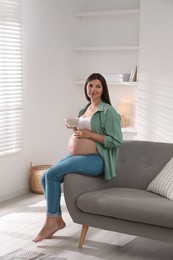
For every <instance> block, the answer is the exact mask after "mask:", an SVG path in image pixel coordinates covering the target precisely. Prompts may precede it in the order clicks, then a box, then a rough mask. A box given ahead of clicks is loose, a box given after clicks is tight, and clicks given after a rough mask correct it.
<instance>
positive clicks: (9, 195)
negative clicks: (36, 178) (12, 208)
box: [0, 186, 30, 202]
mask: <svg viewBox="0 0 173 260" xmlns="http://www.w3.org/2000/svg"><path fill="white" fill-rule="evenodd" d="M29 191H30V188H29V186H28V187H25V188H23V189H20V190H16V191H13V192H10V193H6V194H4V195H1V196H0V202H4V201H6V200H9V199H13V198H16V197H18V196H21V195H24V194H26V193H28V192H29Z"/></svg>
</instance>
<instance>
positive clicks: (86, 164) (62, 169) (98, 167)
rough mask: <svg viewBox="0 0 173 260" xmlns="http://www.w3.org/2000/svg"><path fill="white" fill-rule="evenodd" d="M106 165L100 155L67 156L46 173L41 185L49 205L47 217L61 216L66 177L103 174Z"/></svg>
mask: <svg viewBox="0 0 173 260" xmlns="http://www.w3.org/2000/svg"><path fill="white" fill-rule="evenodd" d="M103 168H104V163H103V159H102V158H101V157H100V155H99V154H89V155H77V156H71V155H67V156H66V157H65V158H63V159H62V160H60V161H59V162H57V163H56V164H55V165H53V166H52V167H51V168H50V169H49V170H48V171H46V172H45V173H44V174H43V176H42V178H41V183H42V187H43V191H44V195H45V198H46V203H47V216H49V217H57V216H60V215H61V205H60V200H61V183H62V182H63V181H64V176H65V175H66V174H70V173H79V174H83V175H87V176H100V175H102V174H103Z"/></svg>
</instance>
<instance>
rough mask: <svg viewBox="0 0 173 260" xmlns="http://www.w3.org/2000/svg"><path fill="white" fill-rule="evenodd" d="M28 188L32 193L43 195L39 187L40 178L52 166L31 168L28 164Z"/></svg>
mask: <svg viewBox="0 0 173 260" xmlns="http://www.w3.org/2000/svg"><path fill="white" fill-rule="evenodd" d="M30 166H31V169H30V188H31V190H32V191H33V192H34V193H38V194H43V190H42V186H41V177H42V175H43V173H44V172H45V171H46V170H48V169H49V168H50V167H51V166H52V165H50V164H47V165H36V166H32V163H30Z"/></svg>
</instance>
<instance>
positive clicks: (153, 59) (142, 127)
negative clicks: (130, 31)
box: [137, 0, 173, 142]
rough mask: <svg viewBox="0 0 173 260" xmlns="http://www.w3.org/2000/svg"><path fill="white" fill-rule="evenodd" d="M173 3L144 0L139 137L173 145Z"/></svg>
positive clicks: (140, 65) (141, 39)
mask: <svg viewBox="0 0 173 260" xmlns="http://www.w3.org/2000/svg"><path fill="white" fill-rule="evenodd" d="M172 14H173V1H171V0H145V1H144V0H142V1H141V15H140V18H141V24H140V55H139V72H140V73H139V89H138V93H139V94H138V106H137V113H138V115H137V127H138V138H139V139H142V140H151V141H161V142H162V141H163V142H173V116H172V112H173V51H172V46H173V30H172V25H173V15H172Z"/></svg>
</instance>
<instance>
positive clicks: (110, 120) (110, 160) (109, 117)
mask: <svg viewBox="0 0 173 260" xmlns="http://www.w3.org/2000/svg"><path fill="white" fill-rule="evenodd" d="M89 105H90V103H89V104H87V106H85V107H84V108H83V109H82V110H81V111H80V112H79V116H81V115H82V114H83V113H84V112H85V110H86V109H87V107H88V106H89ZM91 130H92V131H93V132H96V133H98V134H101V135H104V144H100V143H98V142H96V147H97V150H98V153H99V154H100V155H101V157H102V158H103V160H104V174H105V179H106V180H109V179H111V178H113V177H115V176H116V164H117V158H118V154H119V147H120V146H121V143H122V132H121V126H120V115H119V114H118V113H117V112H116V110H115V109H114V108H113V107H112V106H111V105H109V104H107V103H105V102H103V101H100V103H99V105H98V108H97V111H96V112H95V113H94V114H93V116H92V118H91Z"/></svg>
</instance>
